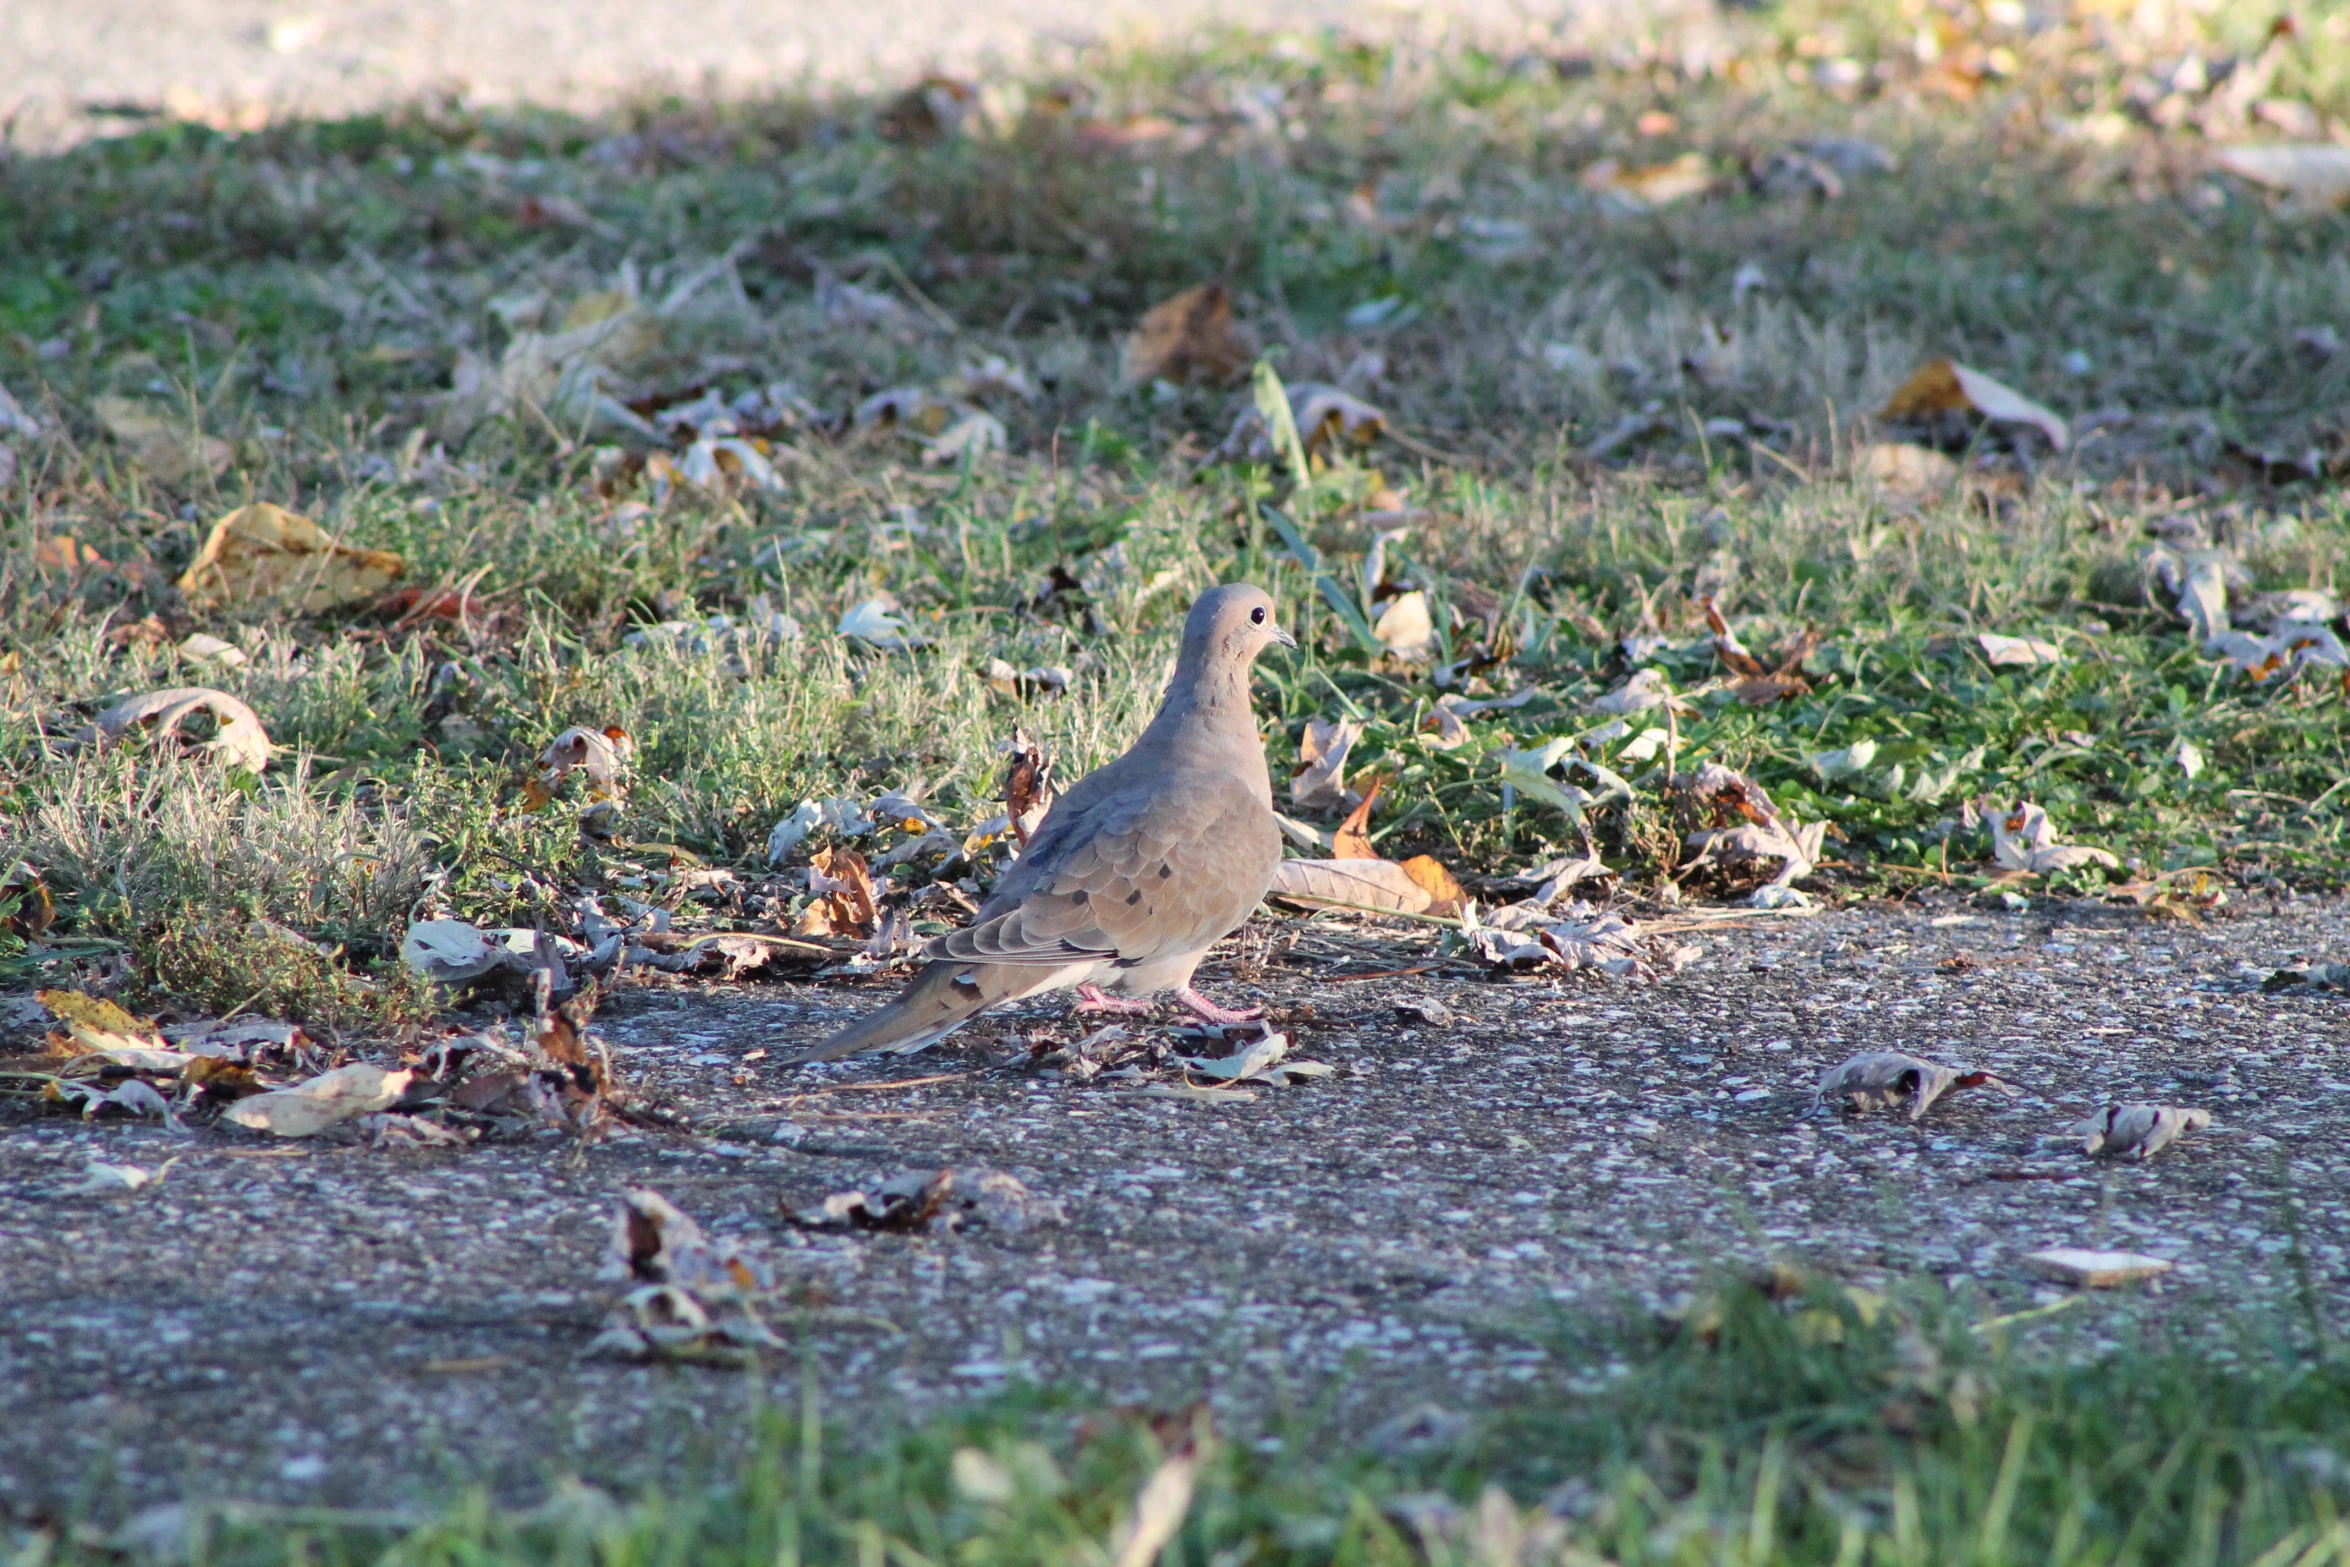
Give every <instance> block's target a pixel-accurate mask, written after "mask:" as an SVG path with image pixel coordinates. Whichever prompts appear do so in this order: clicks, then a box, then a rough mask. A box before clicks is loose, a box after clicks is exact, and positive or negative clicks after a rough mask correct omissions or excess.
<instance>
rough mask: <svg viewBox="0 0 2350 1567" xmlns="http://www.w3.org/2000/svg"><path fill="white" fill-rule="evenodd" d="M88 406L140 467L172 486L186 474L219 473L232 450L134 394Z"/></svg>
mask: <svg viewBox="0 0 2350 1567" xmlns="http://www.w3.org/2000/svg"><path fill="white" fill-rule="evenodd" d="M90 411H91V412H92V413H94V414H96V415H97V416H98V422H99V423H100V424H102V425H104V426H105V427H106V433H107V434H108V435H111V436H113V437H114V438H115V439H116V440H117V441H120V442H121V443H122V444H123V446H124V448H125V449H127V450H128V451H129V452H130V454H131V456H132V457H134V458H136V459H137V460H138V464H139V466H140V467H142V468H144V469H146V470H147V471H148V472H149V473H150V474H153V475H154V476H155V478H156V479H157V480H159V481H160V482H162V483H164V484H168V485H171V486H172V487H174V488H175V489H176V488H178V487H179V486H181V485H184V484H186V483H187V482H188V481H189V480H191V479H196V478H210V477H211V476H212V475H214V474H216V473H219V472H220V471H221V470H222V469H224V468H226V467H227V466H228V465H229V459H230V458H231V457H233V456H235V455H236V453H235V451H234V449H233V448H231V447H230V445H229V444H228V442H226V441H224V440H222V439H220V438H219V437H218V436H214V435H206V434H204V433H203V432H202V431H200V430H198V429H196V428H194V427H193V426H191V425H189V424H187V423H185V422H184V421H182V420H181V419H178V418H175V417H173V416H172V415H171V414H169V413H167V412H165V411H164V410H163V409H161V408H158V407H157V406H155V405H154V404H152V403H144V402H141V401H139V400H138V399H137V398H135V397H99V398H93V399H92V400H91V402H90Z"/></svg>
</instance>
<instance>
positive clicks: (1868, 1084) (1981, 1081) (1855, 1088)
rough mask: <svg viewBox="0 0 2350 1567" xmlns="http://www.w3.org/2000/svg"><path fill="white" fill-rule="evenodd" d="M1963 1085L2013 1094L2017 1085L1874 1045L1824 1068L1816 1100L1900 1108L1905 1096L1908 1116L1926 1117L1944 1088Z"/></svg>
mask: <svg viewBox="0 0 2350 1567" xmlns="http://www.w3.org/2000/svg"><path fill="white" fill-rule="evenodd" d="M1961 1088H1996V1089H1998V1090H1999V1091H2000V1092H2001V1093H2003V1094H2005V1095H2007V1096H2008V1097H2009V1098H2010V1099H2013V1098H2014V1097H2015V1096H2016V1089H2015V1086H2014V1085H2013V1084H2011V1083H2009V1082H2007V1081H2006V1080H2005V1079H2003V1078H2000V1077H1998V1076H1995V1075H1994V1074H1992V1073H1990V1072H1975V1071H1969V1070H1967V1069H1966V1068H1964V1067H1951V1066H1942V1065H1940V1064H1938V1063H1936V1062H1933V1061H1927V1060H1923V1059H1921V1058H1919V1057H1917V1056H1912V1055H1904V1054H1902V1053H1901V1052H1900V1051H1898V1050H1871V1051H1869V1052H1867V1053H1865V1054H1863V1055H1857V1056H1854V1057H1853V1058H1852V1059H1851V1060H1849V1061H1846V1062H1844V1063H1843V1064H1841V1065H1839V1066H1833V1067H1830V1068H1829V1069H1828V1070H1827V1071H1826V1072H1825V1073H1823V1074H1821V1077H1820V1086H1819V1088H1818V1089H1817V1090H1816V1091H1815V1093H1814V1095H1813V1102H1814V1103H1815V1104H1827V1103H1831V1102H1835V1101H1842V1102H1844V1103H1846V1104H1848V1105H1850V1106H1851V1108H1853V1109H1855V1110H1897V1109H1899V1108H1900V1107H1901V1105H1902V1103H1903V1102H1904V1101H1905V1100H1906V1101H1907V1102H1908V1103H1909V1107H1910V1109H1909V1118H1910V1119H1911V1120H1913V1121H1915V1120H1917V1119H1919V1118H1920V1117H1922V1116H1923V1115H1924V1114H1925V1113H1926V1111H1927V1110H1928V1109H1930V1108H1931V1107H1932V1106H1933V1103H1934V1101H1935V1100H1937V1099H1939V1098H1941V1097H1942V1096H1943V1095H1944V1094H1947V1093H1951V1092H1954V1091H1956V1090H1958V1089H1961Z"/></svg>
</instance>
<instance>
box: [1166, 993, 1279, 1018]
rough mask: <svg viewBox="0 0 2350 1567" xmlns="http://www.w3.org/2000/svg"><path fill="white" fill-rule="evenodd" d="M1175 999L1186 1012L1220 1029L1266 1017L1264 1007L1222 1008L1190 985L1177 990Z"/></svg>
mask: <svg viewBox="0 0 2350 1567" xmlns="http://www.w3.org/2000/svg"><path fill="white" fill-rule="evenodd" d="M1175 999H1176V1001H1178V1002H1179V1003H1181V1004H1182V1006H1183V1009H1184V1010H1185V1011H1187V1012H1189V1013H1190V1014H1191V1015H1192V1016H1194V1017H1196V1018H1198V1019H1199V1020H1200V1021H1201V1022H1203V1023H1213V1024H1215V1025H1216V1026H1218V1027H1219V1028H1221V1027H1223V1026H1225V1025H1226V1024H1231V1023H1253V1022H1255V1021H1256V1020H1257V1019H1258V1018H1261V1017H1263V1016H1264V1015H1265V1009H1264V1008H1263V1007H1239V1008H1233V1007H1220V1006H1218V1005H1216V1003H1214V1002H1213V1001H1210V1000H1209V999H1208V998H1207V997H1205V996H1203V995H1201V994H1200V993H1199V992H1198V991H1196V990H1194V989H1192V988H1191V987H1190V986H1189V985H1185V986H1183V987H1182V988H1181V989H1179V990H1177V991H1176V992H1175Z"/></svg>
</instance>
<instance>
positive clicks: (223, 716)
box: [80, 686, 270, 773]
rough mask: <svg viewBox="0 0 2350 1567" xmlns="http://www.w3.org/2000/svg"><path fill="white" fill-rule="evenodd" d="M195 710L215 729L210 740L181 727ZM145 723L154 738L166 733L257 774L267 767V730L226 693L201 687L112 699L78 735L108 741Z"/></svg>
mask: <svg viewBox="0 0 2350 1567" xmlns="http://www.w3.org/2000/svg"><path fill="white" fill-rule="evenodd" d="M198 713H209V714H210V715H211V717H212V720H213V723H214V724H215V726H216V728H215V730H214V733H213V737H212V738H211V739H210V740H206V741H202V742H189V741H188V740H187V739H186V737H185V736H184V735H182V734H181V732H180V726H181V724H183V723H184V722H186V721H187V720H188V719H189V718H192V717H194V716H195V715H196V714H198ZM149 724H151V725H153V726H154V729H155V734H156V737H157V739H159V740H160V739H162V738H164V737H167V736H168V737H170V738H172V739H176V740H179V741H180V742H181V743H182V744H183V745H186V744H193V747H194V749H196V750H199V751H202V752H204V753H205V754H206V755H208V756H211V757H212V758H213V759H214V760H216V761H219V762H223V763H225V764H227V765H228V766H230V767H241V768H243V769H244V770H245V771H246V772H249V773H258V772H260V771H262V770H263V769H264V768H266V767H268V766H269V751H270V745H269V734H268V731H266V730H264V729H263V728H262V727H261V720H260V718H259V717H258V716H257V715H256V714H255V713H254V711H253V710H252V709H251V708H249V707H247V706H246V705H245V704H244V703H242V702H240V701H238V700H237V699H236V698H235V697H233V696H230V695H229V694H228V693H227V692H225V691H214V690H211V689H209V688H208V687H204V686H178V687H174V688H173V689H171V690H168V691H150V692H148V693H147V694H146V695H145V696H135V697H132V698H131V699H130V700H129V701H127V702H120V703H117V704H116V705H114V706H113V707H110V708H108V709H107V710H106V711H105V712H103V713H100V714H99V715H98V720H97V722H96V723H94V724H92V725H91V726H90V727H89V728H87V729H85V730H83V731H82V733H81V736H80V738H81V739H83V740H85V741H88V740H95V741H97V742H98V743H99V744H100V745H107V744H111V743H113V742H115V741H118V740H120V739H122V738H123V737H124V736H125V735H127V734H129V733H130V732H131V731H132V730H133V729H137V728H140V727H141V726H143V725H149Z"/></svg>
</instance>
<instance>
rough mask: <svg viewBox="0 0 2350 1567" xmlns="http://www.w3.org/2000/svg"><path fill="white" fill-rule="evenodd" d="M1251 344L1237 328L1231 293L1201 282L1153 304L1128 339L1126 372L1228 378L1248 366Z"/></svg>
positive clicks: (1129, 375) (1133, 377)
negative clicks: (1234, 328) (1235, 330)
mask: <svg viewBox="0 0 2350 1567" xmlns="http://www.w3.org/2000/svg"><path fill="white" fill-rule="evenodd" d="M1250 358H1251V356H1250V354H1249V351H1248V345H1247V344H1246V343H1243V342H1242V341H1241V340H1240V337H1239V335H1238V334H1237V333H1235V332H1234V331H1233V330H1232V295H1231V294H1230V293H1229V292H1228V291H1227V290H1226V289H1225V287H1224V285H1223V284H1221V283H1202V284H1201V285H1200V286H1199V287H1197V288H1187V289H1185V290H1184V291H1183V292H1182V293H1180V294H1177V295H1176V296H1175V297H1173V298H1172V299H1165V300H1161V301H1160V302H1159V303H1158V304H1156V305H1153V306H1152V307H1151V308H1150V311H1149V312H1148V313H1147V314H1145V315H1144V316H1143V318H1142V320H1141V321H1140V322H1138V323H1137V324H1136V326H1135V328H1134V335H1133V336H1132V337H1129V338H1128V339H1127V340H1126V348H1125V354H1124V361H1125V375H1126V379H1127V380H1128V381H1130V382H1138V381H1229V380H1232V379H1233V378H1234V377H1236V376H1238V375H1240V374H1241V373H1242V372H1243V371H1245V370H1247V369H1248V367H1249V362H1250Z"/></svg>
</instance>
